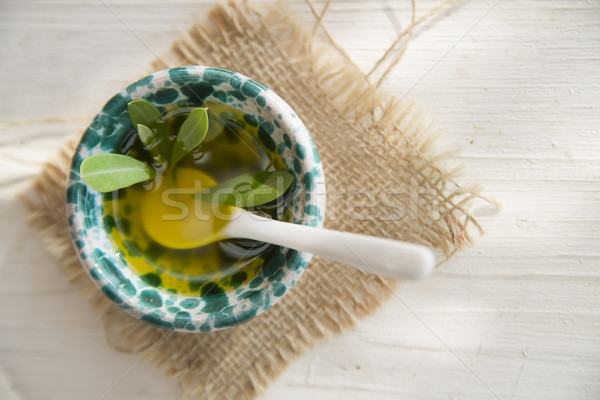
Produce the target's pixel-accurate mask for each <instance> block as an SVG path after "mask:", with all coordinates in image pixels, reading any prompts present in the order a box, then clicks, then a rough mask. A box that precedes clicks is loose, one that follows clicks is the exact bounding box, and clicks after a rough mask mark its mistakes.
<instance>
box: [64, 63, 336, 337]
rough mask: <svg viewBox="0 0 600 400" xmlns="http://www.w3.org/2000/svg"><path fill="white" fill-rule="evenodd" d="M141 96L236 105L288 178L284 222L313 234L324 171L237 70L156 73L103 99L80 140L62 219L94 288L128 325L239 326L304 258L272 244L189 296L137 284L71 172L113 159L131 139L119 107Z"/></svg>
mask: <svg viewBox="0 0 600 400" xmlns="http://www.w3.org/2000/svg"><path fill="white" fill-rule="evenodd" d="M135 99H145V100H148V101H150V102H151V103H153V104H155V105H156V106H157V107H158V108H159V109H161V111H162V112H163V113H165V112H167V111H168V110H169V109H172V108H174V107H187V106H196V107H199V106H202V105H203V103H204V102H205V101H211V102H221V103H226V104H228V105H230V106H233V107H236V108H239V109H240V110H242V111H243V113H244V120H245V122H246V123H248V124H255V125H254V126H258V127H259V129H258V133H257V134H256V136H257V139H258V141H259V142H260V143H261V145H262V146H263V147H264V149H265V150H266V152H267V154H268V155H269V157H270V158H271V161H272V162H273V163H274V165H275V167H276V168H277V169H286V170H288V171H289V172H291V173H292V174H293V175H294V176H295V189H294V190H295V191H296V192H295V193H294V196H293V197H292V200H291V202H290V203H289V204H288V206H287V211H286V215H287V216H288V220H289V222H293V223H297V224H304V225H309V226H317V227H321V226H322V224H323V217H324V211H325V188H324V178H323V169H322V165H321V161H320V159H319V155H318V153H317V149H316V148H315V145H314V143H313V141H312V139H311V137H310V135H309V133H308V131H307V130H306V128H305V127H304V125H303V124H302V122H301V121H300V119H299V118H298V116H297V115H296V114H295V113H294V111H293V110H292V109H291V108H290V107H289V106H288V105H287V104H286V103H285V102H284V101H283V100H282V99H281V98H280V97H279V96H277V95H276V94H275V93H274V92H273V91H272V90H270V89H268V88H267V87H265V86H264V85H263V84H261V83H259V82H257V81H255V80H253V79H250V78H248V77H246V76H244V75H242V74H239V73H237V72H233V71H229V70H226V69H221V68H212V67H203V66H188V67H182V68H174V69H168V70H163V71H159V72H156V73H154V74H152V75H149V76H147V77H145V78H143V79H140V80H139V81H137V82H135V83H133V84H132V85H130V86H128V87H127V88H125V89H124V90H122V91H121V92H119V93H118V94H116V95H115V96H114V97H113V98H111V99H110V100H109V101H108V102H107V103H106V105H105V106H104V108H103V109H102V111H101V112H100V113H99V114H98V115H97V116H96V117H95V118H94V119H93V121H92V123H91V124H90V126H89V128H88V129H87V130H86V132H85V134H84V135H83V137H82V138H81V142H80V143H79V145H78V147H77V150H76V152H75V154H74V157H73V161H72V164H71V169H70V174H69V178H68V182H67V193H66V199H67V216H68V225H69V229H70V232H71V237H72V239H73V244H74V248H75V250H76V252H77V255H78V256H79V259H80V261H81V264H82V266H83V268H84V269H85V270H86V271H87V273H88V275H89V276H90V278H91V279H92V281H93V282H94V283H95V284H96V286H98V288H99V289H100V290H101V291H102V292H103V293H104V294H105V295H106V296H107V297H108V298H109V299H110V300H112V301H113V302H114V303H115V304H116V305H117V306H119V307H120V308H122V309H123V310H125V311H126V312H128V313H129V314H131V315H132V316H134V317H135V318H138V319H141V320H143V321H146V322H149V323H151V324H154V325H157V326H160V327H162V328H166V329H170V330H177V331H183V332H209V331H214V330H219V329H224V328H228V327H232V326H235V325H238V324H241V323H243V322H246V321H248V320H250V319H252V318H254V317H256V316H258V315H260V314H261V313H263V312H265V311H266V310H268V309H269V308H270V307H272V306H273V305H274V304H275V303H276V302H277V301H279V300H280V299H281V298H282V297H283V296H284V295H285V294H286V293H287V292H288V291H289V290H290V289H291V288H292V287H293V286H294V284H295V283H296V282H297V281H298V279H299V278H300V276H301V275H302V273H303V272H304V270H305V269H306V267H307V266H308V264H309V262H310V259H311V255H310V254H306V253H302V252H297V251H295V250H291V249H287V248H280V247H275V246H273V247H272V248H271V251H269V254H268V256H267V257H265V259H264V263H263V265H262V267H261V268H260V269H255V271H254V274H251V273H248V274H246V273H245V272H244V270H241V271H240V272H239V273H236V274H235V275H234V276H231V277H227V278H223V279H220V280H217V281H214V282H208V283H207V286H206V287H200V288H198V291H197V293H194V295H192V296H190V295H189V294H186V295H183V294H178V293H177V292H176V291H175V290H173V289H167V288H164V287H162V286H161V284H157V282H149V281H148V280H147V279H142V277H140V275H138V274H137V273H136V272H135V271H133V269H131V268H129V267H128V265H127V263H126V261H125V258H124V257H123V254H124V252H125V251H127V249H123V248H119V247H118V246H116V245H115V243H114V242H113V241H111V238H110V232H111V230H112V229H116V228H115V227H114V224H111V223H108V222H107V218H105V216H106V212H105V210H104V207H103V196H104V194H102V193H99V192H97V191H95V190H94V189H92V188H90V187H88V186H87V185H86V184H85V183H84V182H83V181H82V179H81V177H80V174H79V171H80V167H81V163H82V161H83V160H84V159H85V158H87V157H89V156H91V155H95V154H105V153H120V152H122V146H123V141H124V138H126V137H127V136H128V135H130V134H131V133H132V129H133V127H132V124H131V122H130V120H129V116H128V114H127V103H129V102H130V101H132V100H135Z"/></svg>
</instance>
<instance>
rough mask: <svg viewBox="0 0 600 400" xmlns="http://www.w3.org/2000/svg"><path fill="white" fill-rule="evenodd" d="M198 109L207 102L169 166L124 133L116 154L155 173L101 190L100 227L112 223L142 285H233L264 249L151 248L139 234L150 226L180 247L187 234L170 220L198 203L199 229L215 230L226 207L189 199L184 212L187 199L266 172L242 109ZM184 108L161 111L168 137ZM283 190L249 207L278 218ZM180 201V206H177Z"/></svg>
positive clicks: (254, 268) (240, 245) (244, 245)
mask: <svg viewBox="0 0 600 400" xmlns="http://www.w3.org/2000/svg"><path fill="white" fill-rule="evenodd" d="M204 106H205V107H208V115H209V130H208V133H207V135H206V138H205V139H204V141H203V142H202V143H201V145H200V146H199V147H198V148H196V149H195V150H194V151H192V152H191V153H190V154H188V155H187V156H185V157H184V158H183V159H182V160H181V161H180V162H179V163H177V165H175V166H174V167H173V168H170V167H169V165H168V164H167V163H163V164H157V163H155V162H154V161H153V159H152V156H151V154H149V152H148V151H146V150H145V149H144V148H143V146H142V144H141V143H140V141H139V139H138V138H137V135H136V132H135V131H134V130H132V131H131V134H130V135H128V137H127V138H126V140H125V141H124V143H123V154H127V155H131V156H133V157H135V158H137V159H140V160H144V161H147V162H148V163H149V164H150V165H153V166H154V168H155V170H156V178H155V179H154V180H153V181H152V182H147V183H140V184H136V185H134V186H130V187H127V188H124V189H120V190H118V191H115V192H112V193H108V194H107V195H106V197H105V205H104V206H105V210H106V211H107V214H108V215H107V217H106V219H107V226H108V227H112V226H114V229H112V230H111V236H112V239H113V241H114V243H115V245H116V247H117V248H118V249H120V250H119V251H120V256H121V257H122V258H123V259H124V261H125V262H126V263H127V264H128V265H129V266H130V267H131V268H132V269H133V270H134V271H135V272H136V273H138V274H139V275H140V276H141V277H142V279H144V280H145V281H146V282H147V283H148V284H150V285H152V286H157V287H158V286H160V287H162V288H164V289H166V290H170V291H171V292H174V293H175V292H176V293H179V294H184V295H185V294H187V295H191V296H193V295H197V294H198V292H199V290H200V288H201V287H202V286H203V285H204V284H205V283H207V282H218V284H219V285H220V286H221V287H223V286H228V285H229V286H232V287H235V286H236V285H239V284H240V283H241V282H243V281H246V280H250V279H252V278H253V277H254V276H255V275H256V274H258V273H259V272H260V266H261V265H262V262H263V261H264V257H265V256H266V254H267V253H268V249H269V248H270V245H268V244H265V243H259V242H254V241H251V240H222V241H219V242H215V243H212V244H209V245H205V246H202V247H197V248H193V249H186V250H179V249H174V248H170V247H169V248H167V247H164V246H161V245H159V244H158V243H156V242H155V241H153V240H152V239H151V238H150V236H149V235H148V233H147V230H152V229H154V230H155V232H156V231H159V233H160V234H161V235H162V236H161V237H166V238H169V240H172V243H173V244H174V246H173V247H177V246H176V244H177V243H183V244H185V241H186V240H192V238H190V237H188V236H186V234H185V232H182V229H181V227H180V226H178V220H182V219H183V218H182V217H183V214H182V213H185V212H198V208H199V209H200V215H202V216H206V217H207V218H212V220H211V222H210V223H209V224H207V225H206V226H207V229H208V231H207V232H206V234H214V233H216V232H218V231H219V230H222V229H223V228H224V227H225V226H226V224H227V218H226V217H227V216H228V215H230V214H231V212H232V211H231V208H230V207H228V206H222V205H214V204H195V203H191V204H193V205H194V210H191V209H190V208H192V207H189V205H190V201H189V199H191V198H193V197H192V196H193V193H197V192H198V191H200V190H202V189H206V188H208V187H210V186H212V185H214V184H216V183H217V182H221V181H224V180H226V179H229V178H232V177H235V176H238V175H240V174H243V173H246V172H251V171H257V170H263V171H264V170H273V169H274V168H273V166H272V162H271V157H272V155H270V154H269V153H268V152H267V151H265V149H264V148H263V147H262V146H261V144H260V143H259V141H258V140H257V139H256V138H257V137H258V132H257V128H256V127H255V126H253V124H249V123H247V122H246V121H245V120H244V115H243V113H241V112H240V111H239V110H237V109H235V108H232V107H229V106H225V105H222V104H205V105H204ZM190 110H191V108H177V109H173V110H170V111H169V112H168V113H167V114H166V115H165V116H164V119H165V123H166V124H167V127H168V130H169V133H170V134H171V138H172V139H174V137H175V134H176V133H177V132H178V130H179V127H180V126H181V124H182V123H183V121H185V119H186V118H187V116H188V115H189V112H190ZM254 125H255V124H254ZM290 193H291V190H288V191H287V192H286V194H284V196H283V197H282V198H280V199H278V200H277V201H275V202H273V203H269V204H265V205H264V206H259V207H256V209H255V210H253V211H257V212H262V213H266V214H268V215H270V216H271V217H272V218H281V215H282V210H283V208H284V207H285V205H286V204H287V202H288V199H289V195H290ZM184 204H187V205H188V207H183V205H184ZM207 207H210V210H207ZM148 215H152V216H154V217H156V216H157V215H160V217H162V218H167V219H170V222H169V223H168V224H160V225H153V222H150V221H152V220H157V219H156V218H147V216H148ZM215 215H216V217H215ZM144 216H146V218H144ZM165 227H166V228H165ZM155 237H156V236H155Z"/></svg>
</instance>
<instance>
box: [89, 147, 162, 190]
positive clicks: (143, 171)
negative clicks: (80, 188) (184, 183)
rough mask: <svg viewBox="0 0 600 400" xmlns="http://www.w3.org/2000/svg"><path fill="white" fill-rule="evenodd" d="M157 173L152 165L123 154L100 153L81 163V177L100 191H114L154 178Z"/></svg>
mask: <svg viewBox="0 0 600 400" xmlns="http://www.w3.org/2000/svg"><path fill="white" fill-rule="evenodd" d="M155 175H156V173H155V172H154V170H153V169H152V168H151V167H150V166H148V165H146V164H144V163H143V162H141V161H138V160H136V159H135V158H131V157H128V156H124V155H121V154H98V155H95V156H91V157H88V158H86V159H85V160H83V163H81V177H82V178H83V180H84V181H85V183H87V184H88V185H89V186H91V187H92V188H93V189H96V190H97V191H99V192H112V191H113V190H117V189H121V188H124V187H127V186H131V185H133V184H135V183H138V182H143V181H147V180H148V179H154V176H155Z"/></svg>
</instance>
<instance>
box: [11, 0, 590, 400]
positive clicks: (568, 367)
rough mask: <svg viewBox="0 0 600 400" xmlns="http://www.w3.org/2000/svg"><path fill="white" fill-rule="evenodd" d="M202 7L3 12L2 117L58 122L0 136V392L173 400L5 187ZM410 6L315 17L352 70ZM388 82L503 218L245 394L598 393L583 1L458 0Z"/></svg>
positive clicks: (351, 5)
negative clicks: (123, 345) (73, 284)
mask: <svg viewBox="0 0 600 400" xmlns="http://www.w3.org/2000/svg"><path fill="white" fill-rule="evenodd" d="M210 3H211V1H208V0H206V1H199V0H193V1H192V0H178V1H175V2H168V4H167V2H161V1H158V0H145V1H136V0H127V1H125V2H116V1H113V0H111V1H110V2H109V3H108V5H109V7H108V6H107V5H106V3H103V1H101V0H78V1H58V0H50V1H41V0H39V1H20V0H2V2H0V60H1V61H0V77H1V82H2V83H1V84H0V88H1V93H0V123H12V122H20V121H26V120H31V119H34V120H35V119H42V118H46V117H56V116H58V117H68V118H72V119H73V120H72V121H70V122H60V123H59V122H54V123H52V122H45V123H41V122H38V123H36V122H35V121H33V122H31V121H30V124H28V125H26V126H19V125H10V126H4V129H2V130H1V131H0V218H1V220H2V229H1V231H0V277H1V279H0V388H1V389H0V398H2V399H63V400H69V399H78V400H80V399H131V400H135V399H146V400H153V399H172V398H177V397H178V396H179V395H178V393H179V389H178V388H177V385H176V383H175V381H174V380H170V379H168V378H165V377H163V375H162V373H161V372H159V371H157V370H155V369H154V368H153V367H150V366H148V365H146V364H144V363H136V362H137V357H136V356H135V355H122V354H118V353H116V352H114V351H113V350H111V349H110V348H109V347H108V346H107V345H106V343H105V340H104V337H103V334H102V332H101V329H100V324H99V322H98V321H97V320H96V318H95V317H94V316H92V315H91V314H90V312H89V310H88V307H87V305H86V304H84V303H83V302H82V301H81V300H80V299H79V297H78V295H77V294H76V293H75V292H74V291H73V290H72V289H71V288H70V287H69V286H68V285H67V284H66V283H65V280H64V279H63V277H62V276H61V274H60V273H59V271H58V270H57V269H56V268H54V262H53V261H52V260H50V259H49V258H48V256H47V255H46V253H45V252H44V250H43V249H42V244H41V242H40V240H39V239H38V238H37V236H36V233H35V232H34V231H33V230H32V229H31V228H29V227H27V226H26V225H25V223H24V222H23V218H24V216H25V213H26V211H25V209H24V207H23V206H22V205H21V204H20V203H19V202H18V201H17V200H16V198H15V194H16V193H17V192H18V191H20V190H22V189H24V188H25V187H26V186H27V185H28V183H29V180H30V179H31V178H32V177H34V176H35V174H36V173H37V172H38V171H39V170H40V166H41V163H42V162H43V161H44V160H45V159H47V158H48V157H50V156H52V155H53V154H54V152H55V151H56V149H57V148H58V147H59V146H60V144H61V143H62V141H63V140H64V138H65V137H66V136H68V135H70V134H72V133H73V132H74V131H75V129H77V128H78V127H79V126H80V125H81V124H83V123H84V121H85V119H86V117H87V116H89V115H90V114H93V113H95V112H96V111H97V110H99V109H100V108H101V106H102V104H103V103H104V102H105V101H106V99H108V98H109V97H110V96H111V95H112V94H113V93H115V92H117V91H118V90H119V89H121V88H122V87H124V86H125V85H126V84H127V83H128V82H130V81H133V80H134V79H135V78H136V77H137V76H138V73H139V71H140V70H141V69H142V68H144V67H146V66H147V65H148V63H149V62H150V61H151V60H152V59H153V58H154V57H155V55H154V54H153V52H152V51H150V50H149V49H148V48H147V47H146V46H145V45H144V44H142V43H141V41H140V38H141V39H143V41H144V42H146V43H147V45H148V47H150V48H151V49H152V50H153V51H154V52H156V53H159V54H160V53H161V52H163V51H164V50H166V49H167V47H168V45H169V44H170V42H171V41H172V40H173V39H174V38H175V37H177V35H178V34H179V33H180V32H181V31H182V30H185V29H186V27H187V26H188V25H189V24H190V23H191V22H192V20H193V19H194V18H201V17H202V16H203V15H204V11H205V10H206V8H207V7H209V4H210ZM322 4H323V3H322V2H315V5H316V7H317V8H319V9H320V7H321V6H322ZM436 4H437V2H436V1H429V0H427V1H418V12H419V13H423V12H425V11H426V10H428V9H429V8H431V7H433V6H435V5H436ZM292 7H293V8H294V9H295V10H297V12H298V16H299V18H301V19H302V20H304V21H306V22H307V23H312V17H311V15H310V13H309V12H308V9H307V7H306V5H305V3H304V2H303V1H300V0H295V1H293V2H292ZM111 9H112V10H113V11H114V13H113V12H112V11H111ZM409 11H410V1H408V0H404V1H377V2H362V1H342V0H337V1H334V2H333V4H332V5H331V7H330V10H329V12H328V14H327V17H326V18H325V24H326V26H327V27H328V29H329V31H330V32H331V34H332V35H333V37H334V38H335V39H336V40H337V41H338V42H339V43H340V44H341V45H342V46H343V47H344V48H345V49H346V50H347V51H348V52H349V53H350V55H351V56H352V57H353V59H354V60H355V61H356V63H357V64H358V65H359V66H361V68H363V69H364V70H365V71H366V70H368V69H369V68H370V67H371V66H372V65H373V63H374V62H375V60H376V59H377V58H378V57H379V56H380V54H381V53H382V52H383V51H384V50H385V49H386V47H387V46H388V45H389V43H390V42H391V41H392V40H393V39H394V38H395V36H396V35H397V33H398V32H399V31H401V30H402V29H403V28H405V27H406V26H407V24H408V22H409V19H410V13H409ZM130 28H131V30H133V31H134V32H135V33H136V34H135V35H134V34H133V33H132V31H131V30H130ZM384 86H385V88H386V89H387V90H388V91H390V92H392V93H394V94H396V95H397V96H399V97H403V96H406V99H412V100H414V101H415V102H417V103H418V104H420V105H421V106H423V107H425V108H426V109H427V110H428V111H429V112H430V114H431V115H432V116H433V117H434V118H435V119H436V120H437V121H438V122H439V124H440V125H441V126H442V127H444V128H446V131H447V134H446V135H445V136H444V137H443V138H442V139H441V141H440V143H439V145H440V148H442V149H447V148H452V147H457V148H460V149H461V150H462V152H461V154H460V156H458V157H457V158H456V159H457V160H458V161H459V162H460V163H461V164H463V165H464V166H465V169H464V175H465V178H464V179H463V182H470V181H480V182H483V183H484V184H485V188H486V192H485V194H486V195H488V196H490V197H493V198H496V199H498V200H500V201H502V202H503V204H504V208H503V210H502V211H501V213H499V214H496V215H494V214H491V213H489V212H486V210H484V209H482V210H477V213H479V215H480V221H481V223H482V224H483V225H484V227H485V229H486V235H485V236H483V237H482V238H480V239H479V240H478V242H477V244H476V246H475V247H473V248H471V249H469V250H467V251H465V252H464V253H461V254H458V255H457V256H456V257H454V258H453V259H452V260H451V261H450V262H448V263H447V264H445V265H444V266H443V267H442V268H441V269H440V270H438V271H437V272H436V273H435V275H434V276H433V277H432V278H431V279H429V280H426V281H423V282H419V283H414V284H407V285H405V286H404V287H402V288H401V289H400V290H399V291H398V293H397V295H396V296H395V297H394V298H392V300H391V301H389V302H388V303H387V304H386V305H385V306H384V307H383V308H382V309H381V310H379V311H378V312H377V313H375V314H374V315H373V316H371V317H369V318H367V319H365V320H364V321H363V322H362V323H361V324H360V325H359V326H358V327H357V328H356V329H354V330H352V331H351V332H348V333H346V334H343V335H341V336H339V337H335V338H333V339H332V340H330V341H327V342H323V343H321V344H320V345H319V346H318V347H317V348H315V349H313V350H311V351H309V352H307V353H306V354H304V355H303V356H302V357H300V359H298V360H297V361H296V362H294V363H293V364H292V365H291V366H290V367H289V368H288V369H287V371H286V372H285V373H284V374H283V376H282V377H281V378H280V379H279V380H277V381H276V382H275V383H274V384H273V385H272V386H271V387H270V388H269V390H268V392H267V393H266V394H265V395H264V396H262V397H261V399H263V400H267V399H279V398H286V399H307V398H312V399H345V400H346V399H376V400H377V399H532V398H538V399H541V398H543V399H598V398H600V244H599V239H600V238H599V230H600V155H599V152H600V5H599V3H598V2H597V1H591V0H590V1H575V0H564V1H550V0H538V1H517V0H503V1H497V0H489V1H488V0H477V1H476V0H473V1H470V2H466V3H465V4H463V5H462V6H460V7H454V8H452V9H451V10H450V11H449V12H443V13H442V15H441V16H440V17H438V18H435V19H434V20H433V21H432V22H431V23H429V24H427V25H426V26H425V27H424V28H422V29H420V30H419V31H418V32H417V34H416V35H415V38H414V39H413V42H412V44H411V46H410V49H409V50H408V52H407V53H406V54H405V56H404V58H403V60H402V62H401V64H400V65H399V66H398V67H397V68H396V69H395V70H394V72H393V73H392V74H390V76H389V77H388V79H387V80H386V81H385V83H384Z"/></svg>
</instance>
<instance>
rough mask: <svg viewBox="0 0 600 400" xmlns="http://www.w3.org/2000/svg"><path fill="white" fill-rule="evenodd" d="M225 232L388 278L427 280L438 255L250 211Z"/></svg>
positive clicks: (413, 247)
mask: <svg viewBox="0 0 600 400" xmlns="http://www.w3.org/2000/svg"><path fill="white" fill-rule="evenodd" d="M225 229H226V234H227V236H230V237H244V238H247V239H254V240H259V241H262V242H268V243H273V244H276V245H279V246H283V247H289V248H292V249H295V250H299V251H305V252H308V253H312V254H315V255H318V256H321V257H324V258H328V259H330V260H333V261H338V262H341V263H344V264H347V265H350V266H352V267H355V268H359V269H362V270H365V271H367V272H370V273H374V274H379V275H383V276H386V277H389V278H396V279H404V280H416V279H420V278H425V277H427V276H429V274H431V272H432V270H433V268H434V266H435V256H434V255H433V252H432V251H431V250H430V249H429V248H427V247H425V246H421V245H418V244H412V243H406V242H401V241H399V240H391V239H384V238H378V237H374V236H367V235H360V234H355V233H349V232H339V231H333V230H328V229H322V228H313V227H309V226H305V225H299V224H292V223H288V222H281V221H276V220H272V219H269V218H264V217H260V216H258V215H255V214H250V213H247V212H242V213H240V214H239V216H238V218H236V219H234V220H233V221H231V222H230V223H229V225H228V226H227V227H226V228H225Z"/></svg>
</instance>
